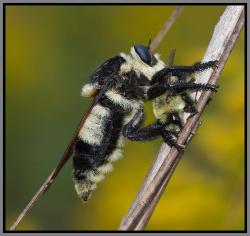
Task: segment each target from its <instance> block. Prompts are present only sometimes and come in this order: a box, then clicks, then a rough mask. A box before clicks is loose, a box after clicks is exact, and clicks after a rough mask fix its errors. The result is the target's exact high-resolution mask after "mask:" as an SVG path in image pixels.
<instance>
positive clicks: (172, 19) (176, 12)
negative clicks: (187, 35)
mask: <svg viewBox="0 0 250 236" xmlns="http://www.w3.org/2000/svg"><path fill="white" fill-rule="evenodd" d="M183 8H184V6H178V7H177V8H176V9H175V10H174V11H173V12H172V14H171V16H170V17H169V18H168V20H167V21H166V23H165V24H164V26H163V27H162V29H161V31H160V32H159V33H158V34H157V36H156V37H155V39H154V41H153V42H152V44H151V45H150V50H151V51H152V52H153V51H154V50H155V48H156V47H157V46H158V44H159V43H160V42H161V40H162V39H163V37H164V36H165V34H166V33H167V32H168V30H169V29H170V27H171V26H172V25H173V23H174V22H175V20H176V18H177V17H178V16H179V14H180V13H181V11H182V10H183Z"/></svg>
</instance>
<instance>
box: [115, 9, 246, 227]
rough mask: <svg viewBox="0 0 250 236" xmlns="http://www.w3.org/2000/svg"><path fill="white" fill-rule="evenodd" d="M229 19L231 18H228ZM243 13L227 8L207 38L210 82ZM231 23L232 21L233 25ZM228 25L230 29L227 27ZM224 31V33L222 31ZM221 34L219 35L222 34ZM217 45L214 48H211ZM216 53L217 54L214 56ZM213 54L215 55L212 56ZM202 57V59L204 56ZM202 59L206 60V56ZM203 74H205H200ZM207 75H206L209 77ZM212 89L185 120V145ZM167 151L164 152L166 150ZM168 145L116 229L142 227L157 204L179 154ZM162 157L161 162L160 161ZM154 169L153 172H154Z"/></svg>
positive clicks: (236, 33) (241, 23)
mask: <svg viewBox="0 0 250 236" xmlns="http://www.w3.org/2000/svg"><path fill="white" fill-rule="evenodd" d="M229 19H231V20H229ZM244 21H245V13H244V7H243V6H237V7H236V6H230V7H227V9H226V10H225V12H224V14H223V16H222V17H221V20H220V22H219V23H218V24H217V26H216V27H215V33H214V35H213V38H212V39H211V41H210V44H209V47H208V50H207V52H206V54H205V57H206V58H209V57H211V59H213V60H214V59H217V60H219V65H218V69H217V70H215V71H214V72H213V71H211V72H210V74H211V73H212V76H211V79H210V81H209V82H210V83H211V84H215V83H216V82H217V80H218V78H219V76H220V74H221V72H222V70H223V68H224V66H225V63H226V61H227V59H228V57H229V55H230V53H231V51H232V49H233V47H234V45H235V43H236V40H237V38H238V36H239V34H240V32H241V30H242V28H243V26H244ZM232 22H235V23H234V24H232ZM228 28H230V29H228ZM217 32H221V35H220V38H219V41H217V40H216V39H214V37H218V35H217ZM225 32H227V33H226V34H225ZM221 36H222V37H221ZM218 44H219V45H220V44H222V47H221V48H220V49H219V50H218ZM214 48H217V50H214ZM215 55H217V56H215ZM213 56H215V57H213ZM205 57H204V58H205ZM206 58H205V60H206V61H207V59H206ZM211 59H209V60H211ZM202 76H204V74H202ZM209 77H210V75H209V76H208V78H207V81H208V79H209ZM210 94H211V91H205V92H203V93H202V96H201V97H200V99H199V102H198V104H197V110H198V112H199V113H198V114H197V115H195V116H193V117H192V118H190V119H188V122H187V124H186V125H185V127H184V129H183V131H182V132H181V134H180V136H179V138H178V141H177V142H178V143H179V144H184V143H185V145H186V146H187V145H188V142H189V141H190V137H192V135H190V132H193V133H195V130H196V129H197V128H198V126H199V118H200V116H201V114H202V111H203V109H204V107H205V105H206V102H207V99H208V98H209V97H210ZM165 151H166V152H165ZM168 151H169V148H168V146H167V145H166V144H162V145H161V148H160V150H159V152H158V154H157V156H156V159H155V161H154V163H153V164H152V166H151V168H150V170H149V173H148V174H147V176H146V179H145V181H144V183H143V184H142V186H141V188H140V190H139V192H138V194H137V196H136V198H135V200H134V202H133V203H132V205H131V207H130V209H129V211H128V213H127V214H126V216H125V217H124V218H123V219H122V222H121V225H120V227H119V230H144V229H145V227H146V225H147V223H148V221H149V219H150V217H151V215H152V213H153V211H154V208H155V206H156V205H157V203H158V201H159V199H160V197H161V195H162V193H163V191H164V189H165V187H166V185H167V183H168V182H169V179H170V178H171V176H172V173H173V171H174V169H175V168H176V166H177V164H178V162H179V160H180V158H181V156H182V154H181V153H178V152H177V151H176V150H175V149H174V148H172V149H171V150H170V152H169V154H168V156H167V157H166V159H165V160H164V157H165V156H166V155H167V154H166V153H168ZM163 160H164V161H163ZM155 170H156V172H155Z"/></svg>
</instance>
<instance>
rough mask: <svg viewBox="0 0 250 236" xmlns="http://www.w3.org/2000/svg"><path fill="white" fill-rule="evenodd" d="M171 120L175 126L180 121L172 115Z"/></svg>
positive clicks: (176, 116)
mask: <svg viewBox="0 0 250 236" xmlns="http://www.w3.org/2000/svg"><path fill="white" fill-rule="evenodd" d="M171 120H172V122H173V123H174V124H176V125H179V124H181V119H180V117H179V116H178V115H172V117H171Z"/></svg>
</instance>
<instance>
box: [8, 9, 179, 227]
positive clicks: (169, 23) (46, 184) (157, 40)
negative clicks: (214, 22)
mask: <svg viewBox="0 0 250 236" xmlns="http://www.w3.org/2000/svg"><path fill="white" fill-rule="evenodd" d="M183 7H184V6H179V7H177V8H176V10H174V11H173V13H172V15H171V16H170V18H169V19H168V21H167V22H166V23H165V25H164V26H163V28H162V30H161V31H160V32H159V33H158V35H157V37H156V38H155V40H154V41H153V43H152V44H151V50H152V51H153V50H154V48H155V47H156V46H157V45H158V44H159V43H160V41H161V40H162V38H163V37H164V35H165V34H166V33H167V31H168V30H169V28H170V27H171V26H172V24H173V23H174V21H175V19H176V18H177V17H178V15H179V14H180V12H181V10H182V9H183ZM83 119H84V118H83ZM78 128H79V126H78ZM61 167H62V166H61ZM61 167H60V168H61ZM58 172H59V170H58V168H56V169H55V170H54V171H53V172H52V174H51V175H50V176H49V178H48V179H47V180H46V181H45V182H44V184H43V185H42V187H41V188H40V189H39V190H38V192H37V193H36V194H35V196H34V197H33V198H32V199H31V201H30V202H29V204H28V205H27V206H26V207H25V209H24V210H23V212H22V213H21V214H20V215H19V217H18V218H17V220H16V221H15V222H14V224H13V225H12V226H11V228H10V231H13V230H15V228H16V227H17V225H18V224H19V223H20V221H21V220H22V219H23V218H24V216H25V215H26V214H27V212H28V211H29V210H30V208H31V207H32V206H33V205H34V203H35V202H36V201H37V199H38V198H39V197H40V195H41V194H42V193H43V192H44V191H46V190H47V189H48V187H49V186H50V184H51V183H52V182H53V179H54V178H53V177H54V176H55V175H56V174H57V173H58Z"/></svg>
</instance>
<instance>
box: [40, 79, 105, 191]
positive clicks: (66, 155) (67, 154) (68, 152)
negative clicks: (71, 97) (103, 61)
mask: <svg viewBox="0 0 250 236" xmlns="http://www.w3.org/2000/svg"><path fill="white" fill-rule="evenodd" d="M109 82H110V79H107V81H106V83H105V84H104V85H103V86H102V88H101V90H100V92H99V93H98V94H97V95H96V96H95V98H94V100H93V101H92V103H91V104H90V106H89V108H88V110H87V111H86V113H85V114H84V116H83V118H82V120H81V122H80V124H79V125H78V127H77V129H76V132H75V134H74V136H73V138H72V139H71V141H70V143H69V145H68V147H67V149H66V151H65V152H64V154H63V156H62V159H61V160H60V162H59V164H58V166H57V167H56V169H55V170H54V174H53V175H52V177H51V179H50V181H49V182H48V185H47V186H46V189H45V190H44V192H43V193H45V192H46V191H47V190H48V189H49V187H50V185H51V184H52V183H53V181H54V179H55V178H56V176H57V175H58V173H59V171H60V170H61V168H62V167H63V166H64V164H65V163H66V162H67V160H68V159H69V158H70V156H71V155H72V153H73V148H74V145H75V142H76V140H77V138H78V133H79V131H80V129H81V128H82V126H83V124H84V122H85V121H86V119H87V118H88V116H89V114H90V112H91V110H92V109H93V107H94V106H95V105H96V104H97V103H98V101H99V100H100V98H101V96H102V95H103V94H104V93H105V92H106V90H107V88H108V85H109Z"/></svg>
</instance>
